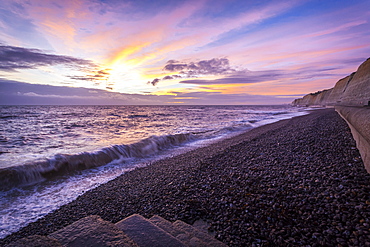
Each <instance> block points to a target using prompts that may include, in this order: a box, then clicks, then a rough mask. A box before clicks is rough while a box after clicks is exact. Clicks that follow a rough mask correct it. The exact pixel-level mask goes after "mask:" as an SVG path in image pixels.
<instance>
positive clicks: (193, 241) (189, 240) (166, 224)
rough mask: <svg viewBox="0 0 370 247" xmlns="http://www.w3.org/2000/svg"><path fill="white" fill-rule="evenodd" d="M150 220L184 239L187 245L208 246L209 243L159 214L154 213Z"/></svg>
mask: <svg viewBox="0 0 370 247" xmlns="http://www.w3.org/2000/svg"><path fill="white" fill-rule="evenodd" d="M149 220H150V222H152V223H153V224H155V225H157V226H158V227H159V228H162V229H163V230H164V231H166V232H168V233H169V234H171V235H172V236H174V237H175V238H177V239H179V240H180V241H182V242H183V243H184V244H185V245H186V246H208V245H207V243H205V242H203V241H202V240H200V239H199V238H197V237H195V236H194V235H192V234H190V233H189V232H187V231H185V230H184V229H182V228H179V227H176V226H175V225H173V224H172V223H171V222H170V221H168V220H166V219H163V218H162V217H160V216H158V215H154V216H153V217H151V218H150V219H149Z"/></svg>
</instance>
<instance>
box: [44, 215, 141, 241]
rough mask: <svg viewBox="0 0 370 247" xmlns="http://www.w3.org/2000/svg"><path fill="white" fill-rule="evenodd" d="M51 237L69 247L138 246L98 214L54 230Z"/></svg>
mask: <svg viewBox="0 0 370 247" xmlns="http://www.w3.org/2000/svg"><path fill="white" fill-rule="evenodd" d="M49 237H51V238H54V239H56V240H58V241H59V242H60V243H61V244H62V245H63V246H67V247H81V246H90V247H95V246H96V247H98V246H130V247H137V246H138V245H137V244H136V243H135V242H134V241H132V240H131V239H130V238H129V237H128V236H127V235H126V234H125V233H124V232H123V231H122V230H120V229H119V228H118V227H117V226H116V225H115V224H113V223H111V222H108V221H104V220H103V219H101V218H100V217H99V216H97V215H92V216H88V217H85V218H82V219H80V220H78V221H76V222H74V223H72V224H71V225H68V226H66V227H64V228H62V229H60V230H58V231H56V232H53V233H52V234H50V235H49Z"/></svg>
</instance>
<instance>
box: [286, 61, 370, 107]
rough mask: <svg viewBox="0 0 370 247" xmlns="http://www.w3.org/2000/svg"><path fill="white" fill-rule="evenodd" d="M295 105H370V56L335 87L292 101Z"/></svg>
mask: <svg viewBox="0 0 370 247" xmlns="http://www.w3.org/2000/svg"><path fill="white" fill-rule="evenodd" d="M292 105H295V106H336V105H345V106H364V105H370V58H368V59H367V60H366V61H365V62H364V63H362V64H361V65H360V67H359V68H358V69H357V71H356V72H353V73H352V74H350V75H349V76H346V77H344V78H342V79H340V80H339V81H338V82H337V83H336V84H335V86H334V87H333V88H331V89H327V90H323V91H319V92H316V93H310V94H307V95H305V96H304V97H303V98H300V99H296V100H294V101H293V102H292Z"/></svg>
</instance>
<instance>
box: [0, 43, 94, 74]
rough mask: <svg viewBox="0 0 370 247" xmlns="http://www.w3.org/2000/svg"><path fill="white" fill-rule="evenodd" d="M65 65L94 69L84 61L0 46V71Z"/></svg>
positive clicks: (33, 50) (90, 62) (88, 62)
mask: <svg viewBox="0 0 370 247" xmlns="http://www.w3.org/2000/svg"><path fill="white" fill-rule="evenodd" d="M59 64H63V65H67V66H72V67H78V68H84V67H90V68H91V67H96V65H95V64H94V63H93V62H92V61H90V60H86V59H80V58H75V57H71V56H64V55H53V54H46V53H44V52H43V51H41V50H39V49H30V48H23V47H16V46H8V45H1V46H0V70H4V71H16V70H17V69H36V68H38V67H42V66H53V65H59Z"/></svg>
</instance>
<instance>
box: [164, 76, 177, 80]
mask: <svg viewBox="0 0 370 247" xmlns="http://www.w3.org/2000/svg"><path fill="white" fill-rule="evenodd" d="M177 78H182V76H181V75H167V76H165V77H163V78H162V80H173V79H177Z"/></svg>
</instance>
